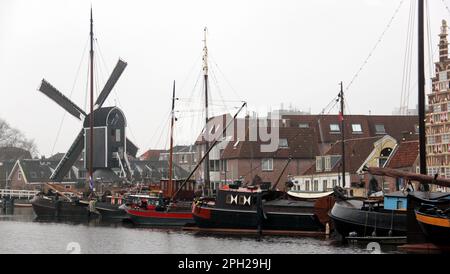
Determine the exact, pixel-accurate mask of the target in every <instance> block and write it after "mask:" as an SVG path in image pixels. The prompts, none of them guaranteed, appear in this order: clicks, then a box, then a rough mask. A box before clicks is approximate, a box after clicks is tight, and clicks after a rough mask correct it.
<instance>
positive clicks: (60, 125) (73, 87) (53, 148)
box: [51, 38, 89, 155]
mask: <svg viewBox="0 0 450 274" xmlns="http://www.w3.org/2000/svg"><path fill="white" fill-rule="evenodd" d="M88 41H89V38H88V39H86V43H85V45H84V49H83V53H82V54H81V59H80V63H79V64H78V68H77V72H76V74H75V79H74V81H73V84H72V88H71V90H70V95H69V99H71V98H72V94H73V91H74V90H75V85H76V83H77V80H78V75H79V73H80V69H81V66H82V64H83V59H84V56H85V54H86V48H87V45H88ZM66 113H67V111H64V112H63V116H62V118H61V122H60V123H59V127H58V131H57V133H56V138H55V141H54V142H53V146H52V150H51V154H52V155H53V153H54V152H55V147H56V144H57V143H58V139H59V135H60V134H61V129H62V125H63V123H64V119H65V118H66Z"/></svg>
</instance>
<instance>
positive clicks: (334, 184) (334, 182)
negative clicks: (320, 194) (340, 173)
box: [332, 179, 337, 187]
mask: <svg viewBox="0 0 450 274" xmlns="http://www.w3.org/2000/svg"><path fill="white" fill-rule="evenodd" d="M332 183H333V187H335V186H337V180H336V179H333V180H332Z"/></svg>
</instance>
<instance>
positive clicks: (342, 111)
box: [339, 81, 345, 188]
mask: <svg viewBox="0 0 450 274" xmlns="http://www.w3.org/2000/svg"><path fill="white" fill-rule="evenodd" d="M340 85H341V91H340V92H339V98H340V100H341V111H340V113H339V119H340V120H341V138H342V139H341V142H342V187H344V188H345V123H344V88H343V84H342V81H341V83H340Z"/></svg>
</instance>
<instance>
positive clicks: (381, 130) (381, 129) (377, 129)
mask: <svg viewBox="0 0 450 274" xmlns="http://www.w3.org/2000/svg"><path fill="white" fill-rule="evenodd" d="M375 133H377V134H382V133H386V130H385V128H384V125H383V124H376V125H375Z"/></svg>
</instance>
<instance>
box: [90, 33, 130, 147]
mask: <svg viewBox="0 0 450 274" xmlns="http://www.w3.org/2000/svg"><path fill="white" fill-rule="evenodd" d="M95 43H96V44H97V48H98V53H99V56H100V58H101V60H102V62H103V65H104V66H105V68H106V70H107V71H111V70H109V66H108V65H107V63H106V61H105V58H103V54H102V51H101V50H100V44H99V43H98V39H95ZM113 92H114V96H115V98H116V100H117V105H118V106H119V108H121V109H122V110H123V109H124V108H123V107H122V104H121V103H120V99H119V95H118V94H117V92H116V89H114V88H113ZM107 100H108V99H107ZM108 103H109V104H110V102H109V101H108ZM127 128H128V131H129V132H130V134H131V136H132V137H133V140H135V141H137V138H136V136H135V135H134V132H133V130H132V127H131V122H130V121H127Z"/></svg>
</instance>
